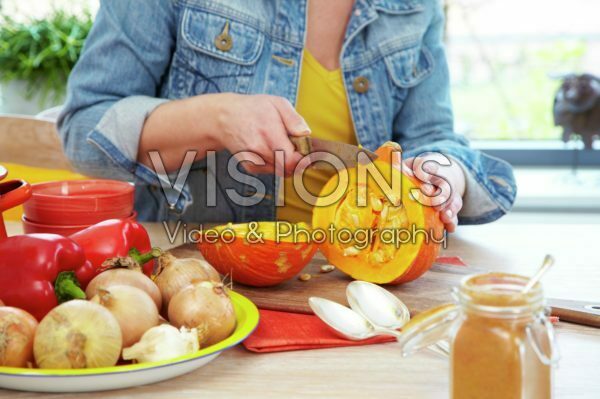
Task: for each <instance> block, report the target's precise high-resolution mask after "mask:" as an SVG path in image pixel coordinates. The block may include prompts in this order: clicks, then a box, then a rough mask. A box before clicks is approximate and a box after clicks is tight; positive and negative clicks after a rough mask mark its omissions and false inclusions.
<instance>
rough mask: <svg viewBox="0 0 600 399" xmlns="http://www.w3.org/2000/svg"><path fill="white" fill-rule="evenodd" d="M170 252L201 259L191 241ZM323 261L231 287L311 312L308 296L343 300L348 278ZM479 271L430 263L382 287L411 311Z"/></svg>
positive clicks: (446, 298) (277, 305) (440, 298)
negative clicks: (272, 280) (276, 280)
mask: <svg viewBox="0 0 600 399" xmlns="http://www.w3.org/2000/svg"><path fill="white" fill-rule="evenodd" d="M171 252H172V253H173V254H174V255H175V256H177V257H183V258H200V259H202V255H201V254H200V252H199V251H198V250H197V249H196V247H195V246H194V245H193V244H187V245H182V246H180V247H177V248H175V249H173V250H171ZM326 263H327V260H326V259H325V258H324V257H323V255H322V254H321V253H320V252H317V254H316V255H315V257H314V258H313V259H312V261H311V262H310V263H309V264H308V265H307V266H306V268H305V269H304V270H303V272H302V273H310V274H311V275H312V278H311V279H310V280H308V281H300V280H298V278H293V279H291V280H289V281H286V282H284V283H282V284H279V285H277V286H274V287H265V288H257V287H249V286H245V285H242V284H238V283H235V282H234V283H233V289H234V290H235V291H236V292H239V293H240V294H242V295H245V296H246V297H248V298H250V300H252V301H253V302H254V303H255V304H256V306H258V307H259V308H261V309H269V310H279V311H283V312H294V313H312V311H311V310H310V307H309V306H308V298H310V297H311V296H320V297H323V298H327V299H331V300H333V301H336V302H339V303H343V304H347V301H346V286H347V285H348V283H350V282H351V281H352V279H351V278H350V277H348V276H346V275H345V274H343V273H342V272H340V271H338V270H334V271H333V272H331V273H320V267H321V265H324V264H326ZM479 272H481V270H478V269H476V268H473V267H470V266H452V265H441V264H434V265H433V267H432V268H431V270H429V271H428V272H427V273H425V274H424V275H423V276H422V277H420V278H419V279H417V280H415V281H412V282H410V283H406V284H402V285H395V286H392V285H389V286H385V288H386V289H388V290H389V291H391V292H393V293H394V294H396V295H397V296H398V297H399V298H400V299H401V300H402V301H403V302H404V303H405V304H406V306H408V308H409V309H410V311H411V314H413V315H414V314H416V313H419V312H422V311H423V310H426V309H429V308H431V307H433V306H436V305H440V304H443V303H447V302H451V300H452V298H451V297H450V291H451V289H452V287H456V286H458V284H459V283H460V280H461V279H462V278H463V277H465V276H467V275H469V274H474V273H479Z"/></svg>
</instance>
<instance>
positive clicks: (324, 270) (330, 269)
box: [321, 265, 335, 273]
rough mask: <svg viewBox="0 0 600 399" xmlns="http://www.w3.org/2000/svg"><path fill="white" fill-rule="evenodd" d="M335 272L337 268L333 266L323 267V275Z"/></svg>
mask: <svg viewBox="0 0 600 399" xmlns="http://www.w3.org/2000/svg"><path fill="white" fill-rule="evenodd" d="M334 270H335V266H333V265H322V266H321V273H330V272H332V271H334Z"/></svg>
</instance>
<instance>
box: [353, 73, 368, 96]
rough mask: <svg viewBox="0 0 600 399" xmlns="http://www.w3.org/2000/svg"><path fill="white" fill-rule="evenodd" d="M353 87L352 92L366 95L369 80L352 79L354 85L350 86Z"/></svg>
mask: <svg viewBox="0 0 600 399" xmlns="http://www.w3.org/2000/svg"><path fill="white" fill-rule="evenodd" d="M352 86H353V87H354V91H356V92H357V93H359V94H362V93H366V92H367V90H369V79H367V78H365V77H364V76H359V77H357V78H356V79H354V83H353V84H352Z"/></svg>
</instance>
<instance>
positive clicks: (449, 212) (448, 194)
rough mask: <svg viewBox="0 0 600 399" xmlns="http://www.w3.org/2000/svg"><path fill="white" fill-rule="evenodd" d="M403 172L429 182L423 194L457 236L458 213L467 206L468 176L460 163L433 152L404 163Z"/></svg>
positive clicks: (426, 183)
mask: <svg viewBox="0 0 600 399" xmlns="http://www.w3.org/2000/svg"><path fill="white" fill-rule="evenodd" d="M403 166H404V167H403V171H404V172H405V173H407V174H409V175H412V176H415V177H416V178H417V179H419V180H420V181H422V182H423V183H425V184H424V185H423V186H422V187H421V191H422V192H423V194H424V195H425V196H427V197H428V200H427V202H431V206H433V207H434V208H435V209H436V210H437V211H439V216H440V220H441V221H442V223H444V226H445V228H446V230H447V231H448V232H449V233H453V232H454V231H455V230H456V227H457V226H458V212H460V210H461V209H462V207H463V200H462V197H463V195H464V193H465V186H466V177H465V173H464V172H463V169H462V167H461V166H460V165H459V164H458V162H457V161H455V160H453V159H451V158H446V157H445V156H443V155H442V154H439V153H431V154H426V155H423V156H419V157H416V158H409V159H406V160H404V162H403Z"/></svg>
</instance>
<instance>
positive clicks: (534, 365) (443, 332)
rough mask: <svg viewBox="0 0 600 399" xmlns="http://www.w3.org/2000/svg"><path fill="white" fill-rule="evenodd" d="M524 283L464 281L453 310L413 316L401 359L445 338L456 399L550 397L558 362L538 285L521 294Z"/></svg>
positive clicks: (499, 277) (490, 278) (502, 278)
mask: <svg viewBox="0 0 600 399" xmlns="http://www.w3.org/2000/svg"><path fill="white" fill-rule="evenodd" d="M527 282H528V278H527V277H523V276H518V275H512V274H504V273H489V274H480V275H475V276H471V277H467V278H466V279H464V280H463V281H462V283H461V285H460V287H458V289H456V290H455V292H454V294H455V297H456V300H457V302H458V304H457V305H444V306H442V307H438V308H434V309H432V310H430V311H427V312H424V313H423V314H422V315H419V316H417V317H415V318H414V319H413V320H411V322H409V323H408V324H407V325H406V326H405V327H404V328H403V338H402V339H401V340H400V344H401V347H402V351H403V354H404V355H407V354H410V353H412V352H414V351H415V350H417V349H420V348H423V347H425V346H429V345H431V344H433V343H435V342H437V341H439V340H441V339H447V340H448V342H449V348H450V373H451V378H450V381H451V382H450V383H451V387H450V392H451V397H452V398H454V399H496V398H498V399H525V398H527V399H529V398H535V399H545V398H551V397H552V366H553V365H555V364H556V362H557V361H558V352H557V349H556V345H555V339H554V332H553V328H552V325H551V324H550V322H549V320H548V317H547V312H546V310H545V307H544V298H543V294H542V288H541V286H540V284H539V283H538V284H536V285H534V287H533V288H532V289H531V290H529V291H528V292H527V293H526V294H523V293H522V290H523V287H524V286H525V285H526V284H527Z"/></svg>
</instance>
